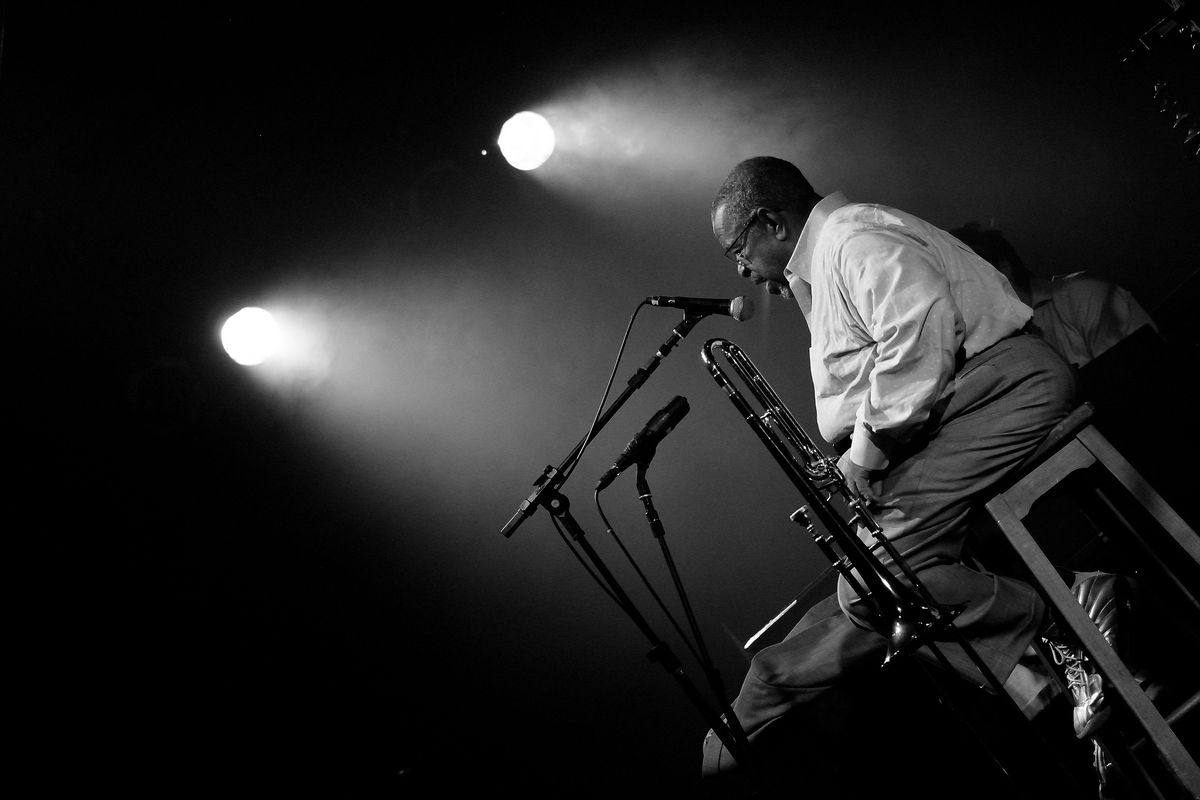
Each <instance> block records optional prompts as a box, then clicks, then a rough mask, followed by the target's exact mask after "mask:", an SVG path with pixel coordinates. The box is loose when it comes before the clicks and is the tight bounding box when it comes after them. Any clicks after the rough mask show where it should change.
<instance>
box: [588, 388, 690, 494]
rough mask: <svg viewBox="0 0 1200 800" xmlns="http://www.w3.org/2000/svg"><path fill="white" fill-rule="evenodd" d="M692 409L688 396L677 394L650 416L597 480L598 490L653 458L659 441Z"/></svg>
mask: <svg viewBox="0 0 1200 800" xmlns="http://www.w3.org/2000/svg"><path fill="white" fill-rule="evenodd" d="M690 410H691V408H690V407H689V406H688V401H687V398H686V397H682V396H680V395H676V397H675V398H674V399H673V400H672V401H671V402H669V403H667V405H666V406H664V407H663V409H662V410H661V411H659V412H658V413H657V414H655V415H654V416H653V417H651V418H650V421H649V422H647V423H646V427H644V428H642V429H641V430H640V431H638V432H637V434H636V435H635V436H634V437H633V438H632V439H630V440H629V444H627V445H625V449H624V450H622V451H621V455H619V456H617V460H616V461H614V462H613V465H612V466H611V467H609V468H608V471H607V472H605V473H604V475H602V476H601V477H600V480H599V481H597V482H596V491H597V492H599V491H601V490H603V489H604V488H606V487H607V486H608V485H609V484H610V483H612V482H613V481H614V480H616V479H617V476H618V475H620V474H621V473H622V472H624V471H625V470H626V469H627V468H628V467H629V466H630V465H632V464H637V463H640V462H644V461H649V460H650V459H651V458H653V457H654V451H655V450H656V449H657V448H658V443H659V442H661V441H662V440H663V437H665V436H666V435H667V434H668V433H670V432H671V431H672V430H673V429H674V427H675V426H676V425H678V424H679V420H681V419H683V418H684V417H685V416H686V415H687V413H688V411H690Z"/></svg>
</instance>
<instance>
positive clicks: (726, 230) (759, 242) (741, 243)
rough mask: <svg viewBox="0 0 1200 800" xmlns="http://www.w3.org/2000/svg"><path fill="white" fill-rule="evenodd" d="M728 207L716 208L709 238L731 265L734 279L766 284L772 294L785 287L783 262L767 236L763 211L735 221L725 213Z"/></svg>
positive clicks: (731, 215) (760, 210) (755, 211)
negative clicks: (711, 235)
mask: <svg viewBox="0 0 1200 800" xmlns="http://www.w3.org/2000/svg"><path fill="white" fill-rule="evenodd" d="M728 209H729V206H728V204H725V205H721V206H718V207H717V211H716V213H715V214H714V215H713V235H714V236H716V238H717V242H718V244H720V245H721V248H722V249H723V250H724V251H725V257H726V258H728V259H729V260H731V261H732V262H733V263H734V266H735V268H736V269H737V273H738V275H740V276H741V277H743V278H748V279H750V280H751V281H753V282H754V283H755V284H756V285H757V284H763V283H766V284H767V289H768V290H769V291H771V293H772V294H779V293H780V290H781V288H783V287H786V286H787V279H786V278H785V277H784V274H783V269H784V267H786V266H787V258H786V257H782V258H781V254H780V251H779V248H778V247H777V242H776V240H775V238H774V237H772V236H771V235H770V232H769V228H768V224H767V223H768V220H766V219H765V218H764V215H765V214H766V213H767V211H766V209H762V208H758V209H755V210H754V213H753V214H751V215H750V217H749V218H747V219H742V220H738V219H737V218H736V215H735V214H732V213H727V211H728Z"/></svg>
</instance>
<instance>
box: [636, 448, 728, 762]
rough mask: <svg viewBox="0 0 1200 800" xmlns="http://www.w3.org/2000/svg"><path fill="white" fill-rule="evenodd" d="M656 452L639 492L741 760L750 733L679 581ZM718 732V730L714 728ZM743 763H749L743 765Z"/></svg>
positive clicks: (644, 464) (641, 471) (641, 474)
mask: <svg viewBox="0 0 1200 800" xmlns="http://www.w3.org/2000/svg"><path fill="white" fill-rule="evenodd" d="M652 455H653V454H652V453H651V454H648V455H647V456H646V457H645V459H643V460H641V461H638V462H637V490H638V498H639V499H640V500H641V501H642V505H643V506H644V507H645V509H646V521H647V522H648V523H649V524H650V532H651V533H652V534H653V535H654V538H655V539H657V540H658V545H659V548H660V549H661V550H662V554H663V560H664V561H665V562H666V564H667V570H668V571H669V572H670V573H671V580H672V581H674V583H675V591H676V593H677V594H678V595H679V602H680V604H681V605H682V606H683V611H684V614H686V615H687V621H688V627H689V628H690V629H691V631H692V638H693V639H694V640H695V642H696V650H697V653H698V655H699V660H700V666H701V667H703V669H704V673H705V675H706V676H707V677H708V683H709V686H711V687H712V690H713V693H714V694H715V695H716V696H717V697H718V698H720V702H721V711H722V712H723V715H724V716H723V718H724V720H725V721H726V726H727V727H728V728H729V731H730V732H731V735H732V737H733V738H734V739H735V740H736V741H737V742H738V744H739V746H740V747H741V748H742V751H743V752H742V754H741V755H739V754H738V751H737V750H734V749H732V748H731V749H730V752H732V753H733V754H734V757H735V758H737V760H738V761H741V758H742V755H745V754H747V753H749V751H750V743H749V741H748V740H747V739H746V732H745V730H743V728H742V724H741V721H740V720H739V719H738V718H737V715H736V714H734V713H733V708H732V706H731V705H730V703H729V700H728V696H727V695H726V693H725V685H724V683H723V682H722V681H721V673H720V672H719V671H718V670H717V668H716V666H715V665H714V663H713V660H712V657H711V656H710V655H709V653H708V648H707V646H706V645H705V644H704V637H703V636H702V635H701V633H700V626H699V624H697V622H696V615H695V613H694V612H693V611H692V605H691V603H690V602H689V601H688V598H687V592H686V591H684V588H683V581H682V580H680V578H679V570H678V569H677V568H676V566H675V559H674V558H673V557H672V556H671V551H670V549H669V548H668V547H667V539H666V536H667V532H666V529H665V528H664V527H663V524H662V520H660V519H659V516H658V511H656V510H655V508H654V495H653V493H652V492H651V491H650V484H649V482H648V481H647V480H646V470H647V469H648V468H649V464H648V462H649V460H650V458H651V457H652ZM713 730H714V731H717V730H718V729H717V728H713ZM721 741H722V742H724V743H725V745H726V747H728V746H729V743H728V741H726V739H725V737H724V736H722V737H721ZM742 763H743V764H744V763H745V762H742Z"/></svg>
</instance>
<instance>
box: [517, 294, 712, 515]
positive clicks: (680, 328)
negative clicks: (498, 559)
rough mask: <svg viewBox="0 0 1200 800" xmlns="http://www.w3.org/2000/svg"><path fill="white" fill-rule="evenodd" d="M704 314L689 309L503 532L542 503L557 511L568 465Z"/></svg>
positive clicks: (543, 478)
mask: <svg viewBox="0 0 1200 800" xmlns="http://www.w3.org/2000/svg"><path fill="white" fill-rule="evenodd" d="M704 317H705V315H704V314H693V313H692V312H690V311H689V312H685V314H684V317H683V320H682V321H681V322H680V323H679V324H678V325H677V326H676V327H675V328H674V329H673V330H672V331H671V335H670V336H669V337H667V340H666V341H665V342H663V343H662V345H660V346H659V348H658V350H657V351H656V352H655V353H654V355H653V356H652V357H651V358H650V360H649V361H647V362H646V363H645V365H643V366H642V367H641V368H639V369H638V370H637V372H635V373H634V374H633V376H632V377H631V378H630V379H629V381H628V383H627V385H626V386H625V390H624V391H623V392H621V394H620V395H619V396H618V397H617V399H616V400H614V401H613V402H612V405H610V406H609V407H608V410H607V411H605V412H604V413H603V414H602V415H600V417H599V418H598V419H597V420H596V424H595V425H593V426H592V430H591V431H589V432H588V434H587V435H586V436H584V437H583V439H581V440H580V441H579V444H577V445H575V448H574V449H573V450H571V452H570V453H568V454H567V457H566V458H564V459H563V460H562V463H561V464H559V465H558V467H553V466H547V467H546V469H545V470H544V471H543V472H542V474H541V476H540V477H539V478H538V479H537V480H536V481H534V482H533V485H534V487H535V488H534V490H533V492H532V493H531V494H530V495H529V497H527V498H525V500H524V501H522V502H521V504H520V505H519V506H518V507H517V511H516V513H515V514H513V515H512V518H511V519H509V521H508V522H506V523H505V524H504V527H503V528H502V529H501V530H500V533H502V534H503V535H504V536H505V537H506V538H507V537H511V536H512V535H513V533H515V532H516V530H517V528H518V527H520V525H521V523H522V522H524V521H525V520H527V519H528V518H529V517H531V516H533V513H534V511H536V510H537V507H538V506H545V507H546V509H547V510H549V511H550V513H554V506H553V503H554V502H556V501H557V500H558V498H559V497H560V496H559V495H558V490H559V489H560V488H562V485H563V483H564V482H566V476H565V475H564V472H565V471H566V470H567V468H568V467H569V466H571V465H572V464H574V463H575V460H576V459H577V458H579V455H580V453H582V452H583V448H584V447H586V446H587V444H588V442H590V441H591V440H592V439H594V438H596V436H597V435H599V433H600V431H601V430H603V429H604V426H605V425H607V424H608V421H609V420H610V419H612V417H613V415H614V414H616V413H617V411H618V409H620V408H621V406H623V405H624V404H625V401H626V400H628V399H629V398H630V397H632V396H633V393H634V392H636V391H637V390H638V389H640V388H641V387H642V384H643V383H645V382H646V380H647V379H648V378H649V377H650V375H651V374H652V373H653V372H654V370H656V369H658V366H659V364H661V363H662V360H663V359H664V358H666V357H667V355H668V354H669V353H670V352H671V351H672V350H674V349H675V346H676V345H677V344H679V342H681V341H682V340H683V337H685V336H687V335H688V334H689V333H690V332H691V330H692V328H694V327H695V326H696V323H697V322H699V321H700V320H702V319H704Z"/></svg>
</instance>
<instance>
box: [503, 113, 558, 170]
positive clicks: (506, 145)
mask: <svg viewBox="0 0 1200 800" xmlns="http://www.w3.org/2000/svg"><path fill="white" fill-rule="evenodd" d="M554 142H555V138H554V128H552V127H551V126H550V123H549V122H548V121H547V120H546V118H545V117H543V116H542V115H541V114H538V113H535V112H533V111H521V112H519V113H517V114H514V115H513V116H511V117H509V119H508V121H507V122H505V123H504V125H503V126H502V127H501V128H500V137H499V138H498V139H497V140H496V144H498V145H499V146H500V152H501V153H502V154H503V155H504V159H505V160H506V161H507V162H508V163H509V164H511V165H512V166H514V167H516V168H517V169H520V170H526V171H528V170H532V169H537V168H538V167H540V166H541V165H542V164H545V163H546V159H548V158H550V155H551V154H552V153H553V152H554Z"/></svg>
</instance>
